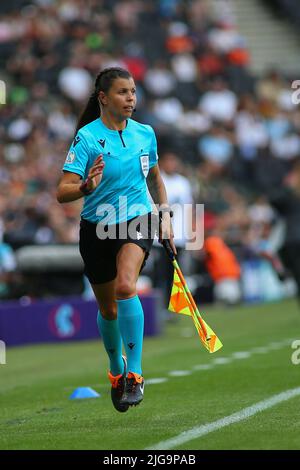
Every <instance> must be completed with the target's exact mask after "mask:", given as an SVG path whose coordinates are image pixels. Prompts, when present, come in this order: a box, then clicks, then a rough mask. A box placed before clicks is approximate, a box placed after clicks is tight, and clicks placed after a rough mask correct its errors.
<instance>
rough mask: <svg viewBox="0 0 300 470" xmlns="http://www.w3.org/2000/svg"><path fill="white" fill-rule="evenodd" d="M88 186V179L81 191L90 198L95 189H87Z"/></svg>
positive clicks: (81, 186)
mask: <svg viewBox="0 0 300 470" xmlns="http://www.w3.org/2000/svg"><path fill="white" fill-rule="evenodd" d="M87 184H88V179H86V180H85V181H84V182H83V183H82V184H81V185H80V186H79V189H80V191H81V192H82V194H84V195H85V196H89V194H92V192H93V189H88V187H87Z"/></svg>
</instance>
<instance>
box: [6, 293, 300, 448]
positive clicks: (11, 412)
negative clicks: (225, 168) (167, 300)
mask: <svg viewBox="0 0 300 470" xmlns="http://www.w3.org/2000/svg"><path fill="white" fill-rule="evenodd" d="M174 315H175V314H174ZM203 315H204V318H205V320H206V321H207V323H208V324H209V325H210V326H211V327H212V328H213V330H214V331H215V332H216V333H217V335H218V336H219V337H220V339H221V341H222V342H223V345H224V346H223V348H222V349H221V350H220V351H219V352H217V353H215V354H209V353H208V352H207V351H206V350H205V349H204V347H203V346H202V344H201V343H200V341H199V338H198V336H197V333H196V330H195V329H194V326H193V323H192V320H191V319H190V318H189V317H185V316H183V315H179V316H178V322H177V323H174V324H168V325H167V326H166V327H165V332H164V334H163V335H162V336H159V337H155V338H146V339H145V342H144V355H143V372H144V376H145V378H146V380H147V379H148V380H149V379H155V378H162V379H167V380H166V381H164V382H162V383H149V384H147V383H146V386H145V398H144V401H143V402H142V403H141V405H140V406H138V407H136V408H131V409H129V411H128V412H127V413H123V414H121V413H118V412H117V411H115V410H114V408H113V407H112V404H111V401H110V385H109V383H108V380H107V366H108V364H107V359H106V355H105V353H104V349H103V345H102V343H101V342H100V341H92V342H91V341H89V342H77V343H68V344H66V343H64V344H51V345H37V346H28V347H18V348H10V349H8V351H7V357H6V360H7V364H6V365H1V366H0V410H1V415H0V449H102V450H114V449H119V450H125V449H130V450H138V449H145V448H151V446H154V445H156V444H158V443H160V442H162V441H164V440H167V439H170V438H173V437H175V436H178V435H179V434H181V433H182V432H183V431H187V430H189V429H191V428H194V427H197V426H201V425H203V424H208V423H211V422H214V421H216V420H219V419H221V418H224V417H227V416H229V415H231V414H232V413H235V412H238V411H240V410H242V409H243V408H246V407H248V406H251V405H253V404H255V403H257V402H259V401H261V400H264V399H268V398H269V397H271V396H273V395H276V394H278V393H281V392H284V391H285V390H288V389H292V388H296V387H299V386H300V364H299V365H294V364H293V363H292V361H291V356H292V353H293V352H294V351H293V349H292V347H291V343H292V341H293V340H296V339H300V310H299V308H298V305H297V303H296V301H295V300H287V301H284V302H279V303H271V304H265V305H260V306H243V307H237V308H232V309H230V308H220V307H218V308H217V307H213V308H212V307H209V308H205V311H204V314H203ZM95 321H96V313H95ZM255 348H266V350H264V349H255ZM247 352H248V353H249V354H247ZM235 353H242V354H235ZM243 353H244V354H243ZM217 359H218V360H217ZM226 359H228V361H227V362H226ZM216 360H217V361H216ZM205 367H206V369H205ZM174 371H177V372H174ZM178 371H179V372H178ZM180 371H181V372H180ZM184 374H186V375H184ZM80 386H91V387H92V388H94V389H95V390H96V391H97V392H99V393H100V394H101V397H100V398H97V399H88V400H75V401H71V400H69V396H70V394H71V393H72V391H73V390H74V389H75V388H77V387H80ZM299 406H300V396H298V397H295V398H292V399H290V400H288V401H285V402H283V403H280V404H278V405H276V406H274V407H272V408H269V409H268V410H265V411H262V412H259V413H258V414H256V415H255V416H253V417H250V418H248V419H245V420H243V421H241V422H239V423H236V424H232V425H229V426H226V427H224V428H222V429H219V430H215V431H214V432H211V433H209V434H207V435H204V436H202V437H198V438H195V439H193V440H190V441H189V442H185V443H184V444H182V445H180V444H179V445H178V446H177V447H175V449H181V450H187V449H299V448H300V441H299V435H300V419H299V413H298V411H297V410H298V409H299Z"/></svg>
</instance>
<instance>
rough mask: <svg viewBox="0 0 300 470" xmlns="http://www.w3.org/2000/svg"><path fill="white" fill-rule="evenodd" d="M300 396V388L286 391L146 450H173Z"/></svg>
mask: <svg viewBox="0 0 300 470" xmlns="http://www.w3.org/2000/svg"><path fill="white" fill-rule="evenodd" d="M299 395H300V387H297V388H293V389H290V390H286V391H285V392H282V393H279V394H277V395H273V396H271V397H269V398H267V399H266V400H263V401H259V402H258V403H255V404H254V405H252V406H248V407H247V408H244V409H242V410H241V411H238V412H236V413H233V414H232V415H229V416H225V418H221V419H218V420H217V421H213V422H212V423H208V424H202V425H201V426H197V427H195V428H192V429H189V430H188V431H184V432H182V433H181V434H179V435H178V436H175V437H173V438H171V439H168V440H166V441H161V442H158V444H154V445H153V446H151V447H148V448H147V449H146V450H168V449H174V447H179V446H181V445H182V444H185V443H186V442H189V441H192V440H194V439H197V438H199V437H202V436H205V435H206V434H209V433H210V432H213V431H218V430H219V429H222V428H224V427H226V426H229V425H230V424H235V423H238V422H239V421H243V420H244V419H248V418H251V417H252V416H254V415H256V414H257V413H260V412H261V411H264V410H267V409H269V408H272V407H273V406H275V405H278V404H279V403H282V402H284V401H287V400H290V399H291V398H294V397H297V396H299Z"/></svg>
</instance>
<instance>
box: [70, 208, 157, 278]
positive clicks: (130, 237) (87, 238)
mask: <svg viewBox="0 0 300 470" xmlns="http://www.w3.org/2000/svg"><path fill="white" fill-rule="evenodd" d="M137 219H138V220H137ZM131 222H133V223H131ZM157 224H158V220H157V217H156V216H155V215H154V214H152V213H148V214H146V215H143V216H139V217H135V218H133V219H131V220H129V221H126V222H122V223H121V224H116V225H114V226H112V225H111V226H109V233H110V234H111V233H113V234H114V235H116V236H115V237H114V236H113V237H111V236H110V237H108V238H105V239H102V238H103V237H101V238H99V236H98V235H99V234H100V233H102V234H103V232H107V231H108V226H107V225H106V226H103V225H101V227H99V224H98V229H97V224H93V223H91V222H89V221H87V220H84V219H81V221H80V232H79V250H80V254H81V256H82V259H83V262H84V273H85V275H86V276H87V278H88V280H89V281H90V283H91V284H103V283H104V282H109V281H112V280H113V279H115V278H116V276H117V264H116V258H117V254H118V252H119V250H120V248H121V247H122V246H123V245H125V244H126V243H134V244H135V245H138V246H140V247H141V248H142V249H143V250H144V252H145V258H144V262H143V265H142V267H141V270H142V269H143V268H144V266H145V264H146V259H147V258H148V256H149V253H150V250H151V247H152V244H153V239H154V234H155V231H156V230H157ZM97 233H98V235H97Z"/></svg>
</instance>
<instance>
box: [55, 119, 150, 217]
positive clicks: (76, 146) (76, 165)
mask: <svg viewBox="0 0 300 470" xmlns="http://www.w3.org/2000/svg"><path fill="white" fill-rule="evenodd" d="M101 153H102V155H103V160H104V162H105V167H104V171H103V177H102V180H101V182H100V184H99V186H98V187H97V188H96V189H95V191H94V192H93V193H92V194H90V195H89V196H85V198H84V204H83V209H82V211H81V217H82V218H83V219H86V220H88V221H90V222H93V223H98V222H100V221H102V222H103V223H104V222H105V224H114V223H120V222H124V221H126V220H130V219H132V218H133V217H136V216H138V215H144V214H147V213H148V212H151V203H150V200H149V196H148V191H147V185H146V178H147V175H148V172H149V169H150V168H152V167H153V166H155V165H156V164H157V161H158V155H157V142H156V137H155V133H154V130H153V129H152V127H151V126H148V125H145V124H140V123H138V122H136V121H134V120H133V119H128V120H127V126H126V128H125V129H123V130H122V131H115V130H112V129H108V128H107V127H106V126H105V125H104V124H103V122H102V120H101V118H97V119H95V121H92V122H90V123H89V124H87V125H86V126H84V127H82V128H81V129H80V130H79V132H78V133H77V135H76V137H75V139H74V141H73V143H72V145H71V147H70V150H69V153H68V155H67V158H66V161H65V164H64V166H63V171H70V172H72V173H77V174H78V175H80V176H81V178H82V179H85V178H87V176H88V172H89V169H90V168H91V166H92V165H93V163H94V161H95V159H96V158H97V157H98V156H99V155H100V154H101Z"/></svg>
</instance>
